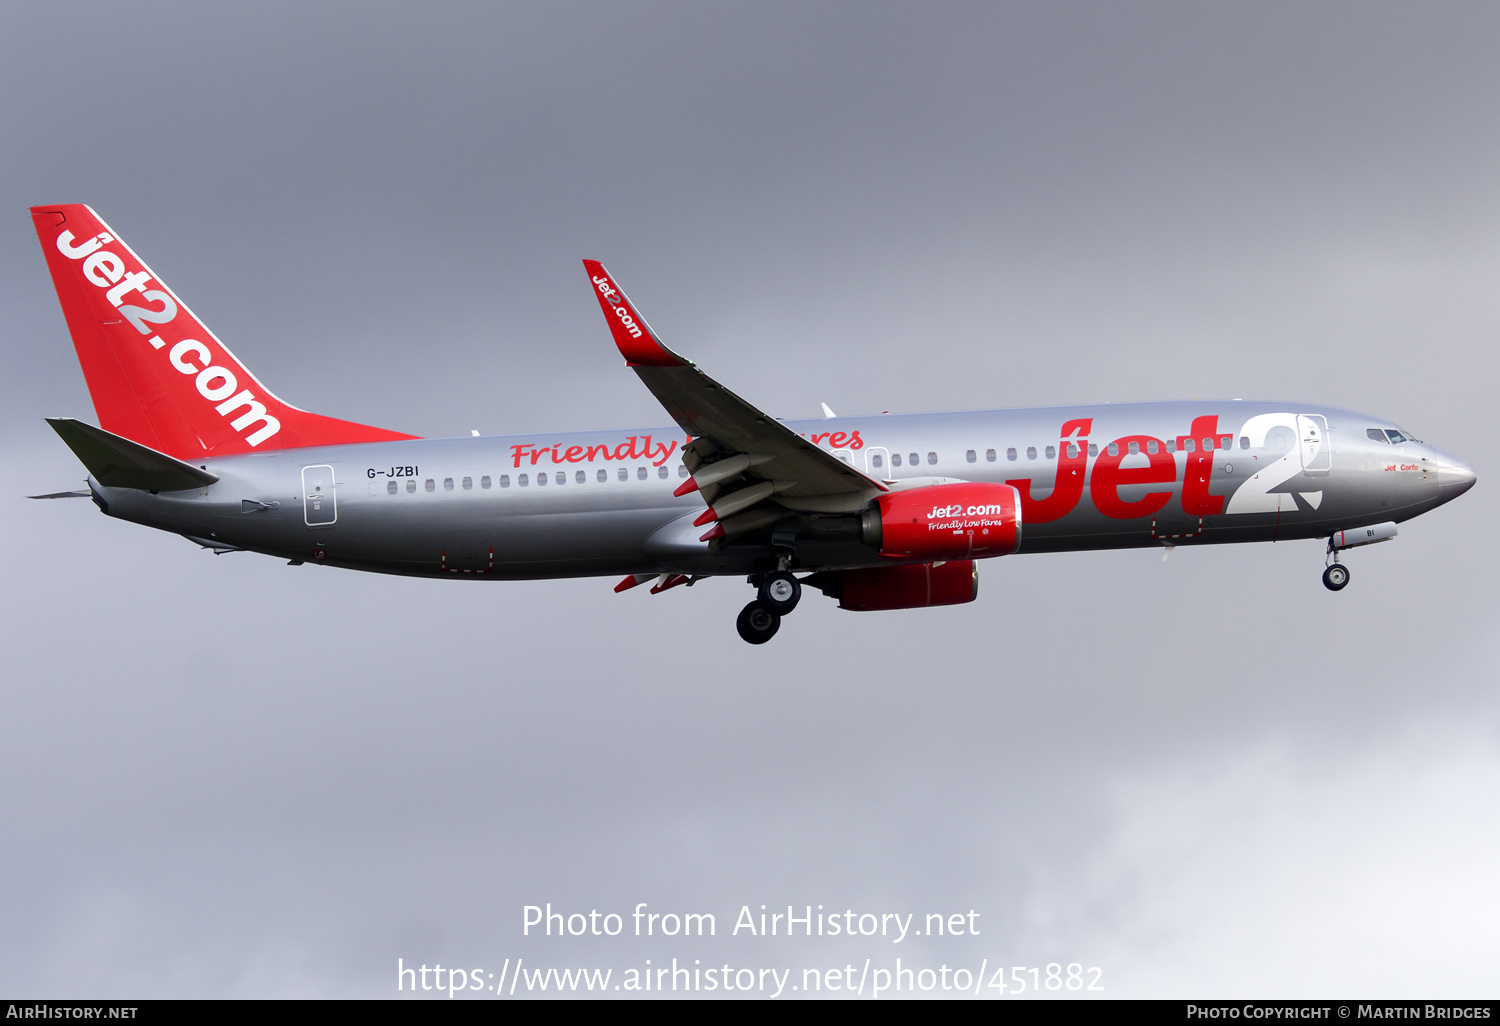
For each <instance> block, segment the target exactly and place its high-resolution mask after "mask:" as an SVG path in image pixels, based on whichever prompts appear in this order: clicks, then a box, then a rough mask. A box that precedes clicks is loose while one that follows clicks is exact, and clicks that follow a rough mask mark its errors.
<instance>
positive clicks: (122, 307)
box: [31, 204, 1474, 644]
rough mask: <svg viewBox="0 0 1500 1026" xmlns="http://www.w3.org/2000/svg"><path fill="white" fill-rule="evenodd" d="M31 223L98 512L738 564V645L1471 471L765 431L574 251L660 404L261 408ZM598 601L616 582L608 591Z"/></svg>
mask: <svg viewBox="0 0 1500 1026" xmlns="http://www.w3.org/2000/svg"><path fill="white" fill-rule="evenodd" d="M31 214H32V219H33V221H34V222H35V225H36V231H37V235H38V237H39V238H40V240H41V245H42V252H43V253H44V254H45V255H46V258H47V265H48V267H49V269H50V270H51V272H52V280H53V283H54V285H55V286H56V288H57V294H58V298H59V300H60V301H61V303H62V309H63V314H64V316H65V318H66V319H67V324H68V330H69V331H70V332H71V334H72V337H73V345H74V347H75V348H76V349H77V352H78V359H79V363H80V364H81V365H82V367H83V374H84V378H85V380H86V381H87V383H88V388H89V394H90V395H91V397H92V398H93V401H94V410H95V412H96V413H97V414H98V418H99V426H98V427H95V426H93V425H91V424H88V423H85V422H83V421H80V420H74V419H71V418H57V419H51V420H49V421H48V423H50V424H51V425H52V426H53V428H55V429H56V431H57V433H58V434H59V435H60V436H62V439H63V441H64V442H66V443H67V444H68V446H69V447H70V448H71V449H72V450H73V452H74V453H75V454H76V455H77V456H78V458H79V459H80V460H81V461H82V462H83V464H84V466H85V467H86V468H87V469H88V472H89V476H88V489H87V490H86V491H84V490H80V491H76V492H58V493H53V494H52V495H48V496H35V497H36V498H60V497H64V496H71V495H78V496H89V497H92V498H93V500H94V502H95V503H96V504H97V505H98V507H99V508H100V509H101V510H103V511H104V512H105V513H106V514H108V515H109V516H112V517H120V518H122V519H125V520H130V521H133V522H135V523H138V524H145V525H147V526H149V527H155V528H159V529H161V530H164V531H171V532H173V533H176V534H181V535H183V536H185V537H187V538H188V539H190V540H191V541H194V542H196V543H198V544H199V545H202V546H205V547H207V548H210V549H213V550H214V551H216V552H227V551H238V550H249V551H254V552H263V553H267V554H269V555H273V556H278V557H281V558H283V559H287V560H289V561H290V562H292V563H294V564H301V563H305V562H313V563H325V564H328V565H330V566H339V567H345V568H349V569H354V570H372V571H377V572H381V573H392V574H408V575H415V576H425V577H444V578H455V579H462V580H473V579H479V580H486V579H495V580H522V579H536V578H546V577H591V576H605V575H608V576H615V575H620V574H623V575H625V576H624V579H623V580H621V581H620V582H619V583H618V584H617V585H616V586H615V590H616V591H625V590H627V589H629V588H632V587H634V586H636V585H638V584H643V583H646V582H648V581H652V582H654V584H653V585H652V587H651V589H650V591H651V593H652V594H656V593H658V592H661V591H664V590H666V589H668V588H673V587H676V586H678V585H681V584H689V585H690V584H692V583H694V582H695V581H697V580H700V579H702V578H704V577H712V576H727V575H734V576H746V577H748V578H749V582H750V583H751V584H752V585H753V586H754V587H755V589H756V596H755V598H754V600H753V601H751V602H750V603H749V604H748V605H747V606H746V607H745V608H744V610H743V612H741V614H740V616H739V622H738V628H739V632H740V635H741V637H743V638H744V639H745V640H746V641H749V642H751V643H754V644H759V643H762V642H765V641H767V640H769V639H770V638H771V636H772V635H773V634H775V633H776V631H777V629H778V628H779V627H780V624H781V618H782V617H783V616H785V615H786V614H788V613H790V612H791V611H792V610H793V609H794V608H795V607H796V605H797V602H798V600H799V599H800V598H801V594H802V589H803V587H804V586H810V587H813V588H816V589H817V590H819V591H821V592H823V593H824V594H826V595H829V596H831V597H833V598H835V599H837V600H838V601H839V603H840V605H841V606H842V608H844V609H851V610H877V609H909V608H915V607H920V606H935V605H950V604H955V603H961V602H969V601H972V600H973V599H974V598H975V596H976V594H977V590H978V574H977V570H976V568H975V561H976V560H978V559H984V558H990V557H995V556H1005V555H1010V554H1013V553H1018V552H1061V551H1066V550H1075V549H1102V548H1123V547H1131V546H1169V547H1170V546H1176V545H1207V544H1213V543H1217V542H1254V541H1275V540H1285V539H1291V538H1326V539H1327V540H1328V545H1327V555H1326V557H1325V559H1324V566H1325V569H1324V572H1323V582H1324V584H1325V585H1327V587H1328V588H1329V589H1331V590H1333V591H1338V590H1339V589H1341V588H1343V587H1344V586H1345V585H1346V584H1347V583H1348V581H1349V571H1348V569H1347V567H1346V566H1345V565H1344V564H1343V563H1341V562H1340V561H1339V553H1340V552H1341V551H1342V550H1344V549H1347V548H1351V547H1353V546H1356V545H1365V544H1369V543H1372V542H1379V541H1385V540H1388V539H1390V538H1394V537H1395V536H1396V525H1397V524H1398V523H1399V522H1401V521H1404V520H1409V519H1410V518H1412V517H1415V516H1417V515H1419V514H1421V513H1425V512H1427V511H1428V510H1431V509H1435V508H1436V507H1438V506H1441V505H1442V504H1443V503H1445V502H1447V501H1449V500H1450V499H1453V498H1456V497H1457V496H1459V495H1461V494H1462V493H1463V492H1465V491H1467V490H1468V489H1469V488H1470V487H1471V486H1472V485H1473V484H1474V472H1473V470H1471V469H1470V468H1469V467H1468V466H1467V465H1465V464H1464V463H1463V462H1462V461H1460V460H1458V459H1455V458H1454V457H1452V456H1449V455H1446V454H1445V453H1443V452H1440V451H1439V450H1437V449H1435V448H1432V447H1431V446H1429V445H1427V444H1425V443H1423V442H1420V441H1418V440H1417V439H1415V438H1413V437H1412V436H1411V435H1410V433H1408V432H1406V431H1403V430H1401V429H1399V428H1398V427H1397V426H1396V425H1394V424H1392V423H1391V422H1389V421H1387V420H1383V419H1381V418H1379V417H1371V416H1367V415H1365V414H1362V413H1351V412H1349V411H1347V410H1339V409H1331V408H1328V407H1322V406H1308V405H1304V404H1300V403H1287V402H1240V401H1238V400H1233V401H1224V402H1161V403H1135V404H1111V405H1105V406H1068V407H1050V408H1038V409H1021V410H990V411H974V412H965V413H936V414H922V415H909V416H875V417H848V418H846V417H834V416H833V415H832V411H830V410H828V409H827V408H826V407H825V408H824V412H825V414H826V416H825V418H824V419H822V420H812V421H782V420H779V419H777V418H776V417H772V416H770V415H768V414H765V413H763V412H761V411H760V410H758V409H757V408H755V407H754V406H752V405H751V404H749V403H748V402H746V401H745V400H743V399H741V398H740V397H739V396H737V395H735V394H734V393H733V392H730V391H729V390H728V389H726V388H724V387H723V386H722V385H720V384H719V383H718V382H716V381H714V380H713V379H712V378H710V377H708V376H707V375H706V374H704V373H703V372H702V371H700V370H699V369H698V368H697V367H695V366H694V365H693V363H692V362H691V361H690V360H687V359H685V358H683V357H681V356H678V355H677V354H676V353H674V352H673V351H672V350H670V349H668V348H667V347H666V346H665V345H663V344H662V342H661V340H660V339H659V338H657V336H656V333H655V332H653V331H652V330H651V328H650V326H649V325H647V323H646V321H645V319H644V318H643V317H642V316H641V315H640V313H639V312H638V311H637V309H636V308H635V306H633V305H632V304H631V302H630V300H628V299H627V298H626V297H625V294H624V292H623V291H622V290H621V289H620V287H619V285H618V284H616V282H615V281H614V279H613V278H611V277H610V275H609V273H608V272H607V271H605V269H604V267H603V266H602V265H601V264H599V263H597V262H596V261H592V260H585V261H584V268H585V270H586V271H587V273H588V279H589V283H590V286H591V287H592V289H593V290H594V295H595V298H596V299H597V300H598V302H599V306H600V309H602V310H603V312H604V317H605V320H606V321H607V322H608V323H609V329H610V331H611V333H612V334H613V336H614V341H615V344H616V345H617V346H618V347H619V350H620V353H621V355H623V356H624V358H625V362H626V364H627V366H629V367H631V368H632V369H633V370H634V371H635V372H636V374H637V375H638V376H639V377H640V379H641V381H642V382H643V383H644V384H645V385H646V387H647V388H649V389H650V390H651V392H652V394H653V395H655V396H656V398H657V399H658V400H659V401H660V402H661V404H662V406H663V407H664V408H665V409H666V412H667V415H668V417H669V418H670V419H671V421H672V424H671V425H669V426H665V427H663V426H656V427H645V428H622V429H619V430H612V431H573V432H556V433H552V434H545V435H519V436H510V437H471V438H448V439H425V438H417V437H415V436H413V435H408V434H402V433H400V432H396V431H387V430H384V429H381V428H374V427H368V426H366V425H363V424H354V423H350V422H348V421H342V420H335V419H333V418H331V417H324V416H320V415H318V414H315V413H307V412H305V411H303V410H299V409H297V408H296V407H294V406H291V405H289V404H288V403H286V402H284V401H282V400H281V399H279V398H277V397H276V396H275V395H274V394H272V392H271V391H270V389H268V388H266V386H265V385H263V384H262V383H261V382H260V381H259V380H258V379H257V378H256V377H255V376H254V375H252V374H251V373H250V372H249V371H248V370H247V369H246V368H245V366H244V365H243V364H242V363H240V362H239V360H237V359H236V358H235V357H234V355H233V354H232V353H230V351H229V350H228V348H226V347H225V345H224V344H223V343H222V342H220V341H219V340H218V339H217V338H216V337H215V336H214V334H213V333H212V332H210V331H209V330H208V328H206V327H205V326H204V325H203V324H202V323H201V322H200V321H198V319H197V318H195V317H194V316H193V314H192V312H191V311H189V310H188V308H187V306H186V305H185V304H184V303H183V302H182V301H181V300H180V299H178V298H177V296H176V294H175V293H173V292H172V290H171V289H169V288H168V287H167V286H166V284H165V283H164V282H163V281H162V280H161V279H160V278H158V277H157V276H156V275H155V274H153V273H152V272H151V270H150V269H149V268H148V267H147V266H146V265H145V264H144V263H142V262H141V260H140V258H139V257H137V256H136V255H135V253H134V252H133V251H132V250H131V249H130V248H129V247H128V246H126V245H125V243H124V242H123V241H122V240H121V239H120V236H119V234H118V233H117V232H115V231H114V230H113V229H111V228H110V227H109V226H108V225H106V224H105V223H104V222H103V221H101V220H100V219H99V218H98V216H97V215H95V214H94V212H93V211H92V210H90V209H89V208H88V207H86V206H82V205H79V204H64V205H60V206H46V207H33V208H32V210H31ZM622 601H623V600H622Z"/></svg>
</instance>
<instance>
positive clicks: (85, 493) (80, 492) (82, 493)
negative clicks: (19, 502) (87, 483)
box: [26, 488, 93, 499]
mask: <svg viewBox="0 0 1500 1026" xmlns="http://www.w3.org/2000/svg"><path fill="white" fill-rule="evenodd" d="M92 494H93V493H92V492H90V491H89V490H88V489H87V488H78V489H75V490H73V491H71V492H48V493H47V494H46V495H28V496H26V498H28V499H87V498H88V497H89V496H90V495H92Z"/></svg>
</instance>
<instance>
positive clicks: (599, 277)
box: [583, 260, 692, 367]
mask: <svg viewBox="0 0 1500 1026" xmlns="http://www.w3.org/2000/svg"><path fill="white" fill-rule="evenodd" d="M583 269H584V270H585V271H587V272H588V275H589V281H591V282H593V284H594V295H595V296H596V297H597V298H598V300H599V308H600V309H601V310H603V311H604V319H605V320H606V321H608V322H609V331H610V334H612V335H613V336H614V338H615V345H617V346H619V347H620V355H621V356H623V357H625V362H626V363H627V364H629V365H630V366H632V367H689V366H692V361H691V360H686V359H683V358H682V357H680V356H678V355H677V354H676V353H674V352H672V350H670V349H668V348H667V347H666V346H664V345H662V342H661V339H659V338H657V337H656V332H654V331H652V330H651V325H649V324H647V323H646V318H644V317H642V316H641V315H640V314H639V313H637V312H636V309H635V307H634V306H633V305H632V304H631V302H630V300H629V299H628V298H627V297H626V295H625V290H624V289H622V288H620V286H619V285H617V284H615V280H614V279H613V278H611V277H610V276H609V272H608V271H606V270H605V269H604V265H603V264H601V263H600V262H599V261H597V260H585V261H584V262H583Z"/></svg>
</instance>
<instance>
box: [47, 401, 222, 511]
mask: <svg viewBox="0 0 1500 1026" xmlns="http://www.w3.org/2000/svg"><path fill="white" fill-rule="evenodd" d="M47 423H48V424H51V425H52V430H53V431H56V432H57V433H58V435H59V436H61V438H62V440H63V441H64V442H66V443H67V444H68V448H69V449H72V450H73V455H75V456H77V457H78V459H79V461H80V462H82V463H83V465H84V466H85V467H87V468H88V471H89V473H90V474H92V475H93V476H94V480H95V481H98V482H99V483H100V484H102V485H106V486H108V487H110V488H140V489H142V490H144V491H150V492H178V491H182V490H184V489H187V488H202V487H203V486H205V485H211V484H213V483H214V482H215V481H217V480H218V479H219V475H218V474H210V473H209V472H208V471H206V470H201V469H199V468H198V467H195V466H193V465H192V464H190V463H184V462H182V461H181V460H178V459H173V458H172V457H171V456H168V455H167V454H166V453H161V452H157V451H156V450H155V449H148V448H147V447H146V446H144V445H141V444H139V443H137V442H132V441H131V440H130V439H128V438H121V437H120V436H119V435H114V434H110V433H109V432H108V431H105V430H104V429H103V428H96V427H94V425H92V424H85V423H84V422H83V421H81V420H74V419H73V418H72V417H48V418H47ZM85 494H87V493H85Z"/></svg>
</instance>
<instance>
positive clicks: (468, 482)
mask: <svg viewBox="0 0 1500 1026" xmlns="http://www.w3.org/2000/svg"><path fill="white" fill-rule="evenodd" d="M616 476H617V478H618V480H621V481H629V480H630V468H629V467H620V468H619V469H618V470H617V471H616ZM635 476H636V479H637V480H640V481H645V480H648V479H649V478H650V476H651V473H650V468H649V467H636V468H635ZM656 476H657V477H658V478H660V479H662V480H666V479H667V478H669V477H670V476H671V471H669V470H668V469H667V468H666V467H664V466H662V467H657V468H656ZM677 476H678V477H683V478H685V477H687V476H688V470H687V467H685V466H682V465H680V464H679V465H678V467H677ZM588 479H589V476H588V471H586V470H575V471H574V472H573V481H574V483H575V484H586V483H587V482H588ZM595 480H597V481H598V482H599V483H600V484H604V483H605V482H606V481H608V480H609V471H608V470H606V469H604V468H603V467H600V468H599V470H598V471H597V472H596V473H595ZM549 481H553V482H556V483H557V484H560V485H563V484H567V483H568V472H567V471H566V470H559V471H557V472H556V473H555V474H554V475H552V476H551V477H550V478H549V476H548V474H547V472H546V471H545V470H543V471H538V472H537V474H536V484H537V487H539V488H540V487H544V486H545V485H547V483H548V482H549ZM496 484H498V485H499V486H500V487H501V488H509V487H510V484H511V482H510V475H509V474H501V475H499V476H498V477H497V478H495V479H493V480H492V479H491V478H490V476H489V475H488V474H485V475H484V476H483V477H481V478H480V479H479V487H480V488H482V489H483V488H490V487H492V486H494V485H496ZM516 485H517V486H518V487H521V488H527V487H530V485H531V475H530V474H517V475H516ZM422 487H423V488H424V489H426V490H427V491H429V492H435V491H437V479H436V478H432V477H429V478H427V479H426V480H424V481H423V482H422ZM453 487H454V486H453V478H451V477H445V478H443V491H445V492H451V491H453ZM459 487H460V488H462V489H463V490H464V491H466V492H467V491H472V490H473V488H474V479H473V478H472V477H466V478H463V479H462V480H461V481H460V482H459ZM385 490H386V494H387V495H395V494H396V493H397V492H399V491H400V490H401V487H400V482H399V481H394V480H392V481H387V482H386V483H385ZM416 490H417V479H416V478H407V479H406V491H407V492H408V493H413V492H415V491H416Z"/></svg>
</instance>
